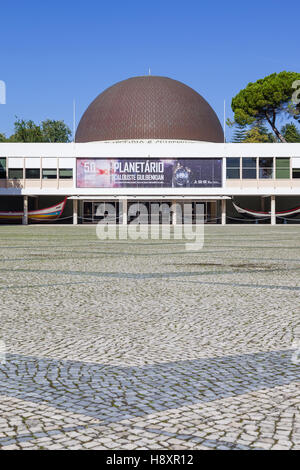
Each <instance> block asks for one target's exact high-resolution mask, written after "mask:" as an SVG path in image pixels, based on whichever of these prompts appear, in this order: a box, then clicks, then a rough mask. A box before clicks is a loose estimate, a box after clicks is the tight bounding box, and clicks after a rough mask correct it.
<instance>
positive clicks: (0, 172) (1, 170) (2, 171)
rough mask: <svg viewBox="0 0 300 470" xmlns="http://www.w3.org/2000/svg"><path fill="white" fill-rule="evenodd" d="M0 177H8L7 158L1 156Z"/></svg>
mask: <svg viewBox="0 0 300 470" xmlns="http://www.w3.org/2000/svg"><path fill="white" fill-rule="evenodd" d="M0 178H2V179H3V178H6V158H0Z"/></svg>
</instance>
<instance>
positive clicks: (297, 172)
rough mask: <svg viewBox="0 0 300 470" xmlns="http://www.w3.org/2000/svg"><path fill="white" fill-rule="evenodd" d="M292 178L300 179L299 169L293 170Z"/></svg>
mask: <svg viewBox="0 0 300 470" xmlns="http://www.w3.org/2000/svg"><path fill="white" fill-rule="evenodd" d="M293 178H300V168H293Z"/></svg>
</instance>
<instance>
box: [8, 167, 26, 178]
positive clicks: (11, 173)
mask: <svg viewBox="0 0 300 470" xmlns="http://www.w3.org/2000/svg"><path fill="white" fill-rule="evenodd" d="M8 177H9V179H11V180H21V179H23V178H24V175H23V168H9V170H8Z"/></svg>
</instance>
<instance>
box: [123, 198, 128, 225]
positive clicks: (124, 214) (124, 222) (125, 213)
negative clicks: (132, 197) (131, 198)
mask: <svg viewBox="0 0 300 470" xmlns="http://www.w3.org/2000/svg"><path fill="white" fill-rule="evenodd" d="M122 224H123V225H127V198H124V199H122Z"/></svg>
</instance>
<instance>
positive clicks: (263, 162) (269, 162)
mask: <svg viewBox="0 0 300 470" xmlns="http://www.w3.org/2000/svg"><path fill="white" fill-rule="evenodd" d="M259 167H260V168H273V158H260V159H259Z"/></svg>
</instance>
